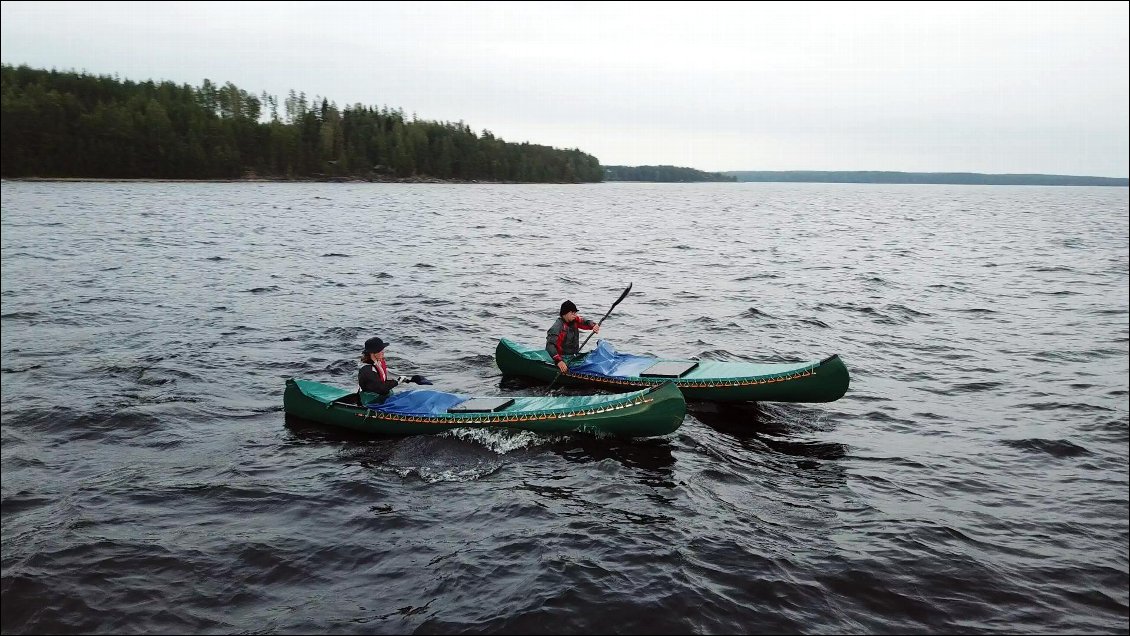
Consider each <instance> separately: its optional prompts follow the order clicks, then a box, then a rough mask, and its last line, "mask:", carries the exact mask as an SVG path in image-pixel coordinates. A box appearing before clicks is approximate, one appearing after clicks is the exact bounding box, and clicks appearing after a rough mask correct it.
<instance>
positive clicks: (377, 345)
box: [364, 338, 388, 353]
mask: <svg viewBox="0 0 1130 636" xmlns="http://www.w3.org/2000/svg"><path fill="white" fill-rule="evenodd" d="M387 346H388V343H387V342H385V341H384V340H381V339H380V338H369V339H368V340H366V341H365V351H364V352H365V353H380V352H382V351H384V350H385V347H387Z"/></svg>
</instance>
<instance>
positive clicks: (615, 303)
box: [545, 283, 632, 393]
mask: <svg viewBox="0 0 1130 636" xmlns="http://www.w3.org/2000/svg"><path fill="white" fill-rule="evenodd" d="M630 291H632V283H628V287H627V288H626V289H625V290H624V293H622V294H620V297H619V298H617V299H616V302H614V303H612V306H611V307H609V308H608V313H606V314H604V318H601V319H600V322H598V323H596V326H597V327H599V326H600V325H602V324H603V323H604V320H605V319H606V318H608V316H610V315H611V314H612V310H613V309H616V305H619V304H620V301H621V300H624V297H625V296H627V295H628V292H630ZM594 333H596V332H595V331H590V332H589V337H588V338H585V341H584V342H582V343H581V346H580V347H578V348H577V353H575V354H573V355H574V358H573V359H574V360H576V357H575V356H578V355H580V353H581V349H584V348H585V345H587V344H588V343H589V338H592V335H593V334H594ZM560 378H561V369H558V370H557V375H555V376H554V377H553V382H550V383H549V388H547V389H546V390H545V392H546V393H549V390H550V389H552V388H553V385H554V384H557V380H558V379H560Z"/></svg>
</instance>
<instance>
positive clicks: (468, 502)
mask: <svg viewBox="0 0 1130 636" xmlns="http://www.w3.org/2000/svg"><path fill="white" fill-rule="evenodd" d="M0 229H2V248H3V249H2V272H3V281H2V301H3V303H2V305H3V307H2V312H3V317H2V326H3V347H2V354H3V360H2V386H3V400H2V402H3V404H2V407H3V408H2V416H3V424H2V441H3V445H2V446H3V454H2V458H3V493H2V494H3V506H2V508H3V550H2V553H3V554H2V556H3V576H2V578H3V581H2V584H3V607H2V617H3V618H2V629H3V631H4V632H6V633H26V632H182V631H183V632H254V633H270V632H315V633H316V632H327V631H334V632H357V633H361V632H381V633H393V632H412V631H420V632H442V633H458V632H503V633H517V632H534V633H537V632H554V633H557V632H566V633H569V632H603V633H641V632H646V633H675V632H690V633H721V632H765V631H769V632H804V633H837V632H846V633H863V632H873V633H895V632H899V633H907V632H909V633H942V632H975V633H1008V632H1028V633H1031V632H1106V633H1123V634H1125V633H1127V631H1128V620H1130V619H1128V616H1130V613H1128V607H1130V601H1128V585H1130V576H1128V545H1130V533H1128V521H1127V514H1128V492H1130V485H1128V465H1127V455H1128V446H1127V445H1128V441H1130V436H1128V411H1130V407H1128V400H1130V397H1128V385H1130V363H1128V361H1130V329H1128V320H1130V316H1128V306H1130V302H1128V295H1127V293H1128V292H1127V286H1128V282H1130V267H1128V263H1130V254H1128V241H1130V239H1128V236H1130V231H1128V208H1127V189H1125V188H1054V187H978V186H881V185H831V184H792V185H784V184H701V185H647V184H603V185H582V186H532V185H392V184H385V185H375V184H255V183H232V184H183V183H14V182H4V183H3V195H2V224H0ZM629 281H632V282H634V283H635V286H634V289H633V293H632V294H631V295H630V296H629V297H628V299H627V300H625V301H624V302H623V303H622V304H621V305H620V306H619V307H618V308H617V311H616V313H614V314H613V316H612V317H611V318H609V320H608V322H606V323H605V330H604V331H603V332H602V334H601V336H603V337H606V338H608V339H609V340H610V341H611V342H612V343H613V344H615V345H616V346H617V347H618V348H620V349H621V350H624V351H630V352H634V353H651V354H662V355H667V356H674V357H692V356H698V357H703V358H713V359H723V360H749V361H793V360H814V359H818V358H821V357H823V356H826V355H829V354H831V353H839V354H840V355H841V356H842V357H843V359H844V360H845V362H846V363H847V365H848V367H849V369H850V370H851V373H852V384H851V389H850V390H849V392H848V394H847V396H846V397H844V398H843V399H842V400H840V401H838V402H834V403H832V404H823V405H793V404H771V403H763V404H759V405H756V406H754V405H745V406H738V407H735V406H730V407H720V406H718V405H711V404H697V405H695V404H692V405H691V408H690V411H689V413H688V416H687V418H686V420H685V422H684V423H683V426H682V427H681V428H680V429H679V431H677V432H676V433H674V434H672V435H670V436H668V437H666V438H657V439H647V440H635V441H621V440H616V439H602V438H596V437H591V436H539V435H535V434H530V433H520V434H519V433H497V432H491V433H483V432H475V433H467V434H454V435H446V436H420V437H411V438H403V439H371V438H365V437H362V436H358V435H352V434H348V433H344V432H337V431H334V430H331V429H324V428H318V427H315V426H310V425H307V424H303V423H301V422H293V421H291V422H288V421H287V420H286V418H285V417H284V415H283V412H282V390H283V383H284V380H285V379H286V378H287V377H291V376H296V377H302V378H307V379H312V380H318V381H323V382H330V383H334V384H339V385H342V386H350V385H352V384H353V383H354V382H355V377H356V368H357V361H356V358H357V356H358V354H359V350H360V347H361V343H362V342H363V341H364V340H365V339H366V338H368V337H370V336H373V335H380V336H381V337H383V338H384V339H386V340H388V341H391V343H392V345H391V347H390V349H389V350H388V354H389V358H390V367H391V368H392V370H393V371H394V372H399V373H424V374H425V375H428V376H429V377H431V378H432V379H433V380H435V381H436V387H435V388H438V389H446V390H451V391H457V392H462V393H476V394H482V395H499V394H511V395H516V394H522V393H529V392H536V391H539V390H541V389H538V388H537V387H535V386H529V385H526V384H523V383H521V382H516V381H514V380H512V379H505V380H504V379H503V378H502V377H501V376H500V374H499V372H498V370H497V368H496V367H495V365H494V361H493V351H494V346H495V344H496V343H497V341H498V338H500V337H511V338H513V339H515V340H518V341H520V342H524V343H531V344H535V343H539V342H541V341H542V339H543V338H544V331H545V329H546V328H547V327H548V326H549V325H550V323H551V322H552V320H553V319H554V317H555V316H556V310H557V306H558V305H559V304H560V303H561V301H562V300H564V299H565V298H571V299H572V300H574V301H575V302H576V303H577V304H578V305H580V307H581V309H582V313H584V314H586V315H587V316H589V317H593V318H599V317H600V315H602V314H603V313H604V311H605V310H606V309H607V307H608V305H609V304H610V303H611V302H612V301H613V300H615V298H616V296H617V295H618V294H619V292H620V291H621V290H622V289H623V287H624V286H626V285H627V283H628V282H629ZM590 347H591V344H590Z"/></svg>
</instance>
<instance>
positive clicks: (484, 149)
mask: <svg viewBox="0 0 1130 636" xmlns="http://www.w3.org/2000/svg"><path fill="white" fill-rule="evenodd" d="M0 111H2V112H0V115H2V117H0V159H2V165H0V176H3V177H47V178H50V177H86V178H160V179H239V178H246V177H261V178H281V179H368V180H374V179H375V180H381V179H398V178H399V179H404V178H412V177H430V178H437V179H451V180H465V181H516V182H565V183H576V182H597V181H601V180H602V178H603V176H604V172H603V170H602V169H601V166H600V162H599V161H598V160H597V159H596V157H593V156H592V155H588V154H586V153H584V152H582V151H580V150H579V149H559V148H551V147H549V146H541V145H536V144H530V143H512V142H507V141H504V140H503V139H500V138H498V137H495V136H494V135H493V134H492V133H491V132H490V131H488V130H484V131H482V133H481V134H476V133H475V132H474V131H472V130H471V128H470V127H469V126H468V125H466V124H465V123H463V122H462V121H460V122H454V123H453V122H437V121H428V120H420V119H417V118H416V117H415V115H413V116H412V117H410V118H409V117H406V116H405V114H404V111H403V110H402V109H399V108H397V109H390V108H388V107H387V106H385V107H381V108H377V107H374V106H364V105H362V104H354V105H353V106H347V107H345V108H338V106H337V105H336V104H335V103H333V102H330V101H329V100H328V99H325V98H323V99H321V100H317V99H314V100H309V99H307V97H306V95H305V93H295V91H293V90H292V91H290V93H289V94H288V95H287V96H286V97H285V98H284V99H283V100H282V103H281V104H280V103H279V100H278V99H277V98H276V97H275V96H272V95H268V94H267V93H265V92H264V93H261V94H259V95H255V94H251V93H248V92H247V91H244V90H242V89H240V88H238V87H237V86H235V85H234V84H232V83H231V82H228V83H226V84H224V85H222V86H220V85H218V84H215V83H213V82H212V81H210V80H204V82H203V84H202V85H201V86H199V87H195V86H190V85H188V84H179V85H178V84H176V83H173V82H168V81H163V82H153V81H145V82H134V81H130V80H122V79H119V78H117V77H110V76H105V75H91V74H87V73H78V72H73V71H65V72H60V71H55V70H51V71H47V70H41V69H32V68H29V67H27V66H24V65H21V66H18V67H16V66H12V65H7V64H5V65H2V66H0Z"/></svg>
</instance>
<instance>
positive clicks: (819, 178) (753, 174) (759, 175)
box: [722, 170, 1130, 188]
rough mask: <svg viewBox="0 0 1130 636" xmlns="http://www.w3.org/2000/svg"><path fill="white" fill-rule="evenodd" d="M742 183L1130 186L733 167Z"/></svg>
mask: <svg viewBox="0 0 1130 636" xmlns="http://www.w3.org/2000/svg"><path fill="white" fill-rule="evenodd" d="M722 174H725V175H731V176H734V177H737V179H738V182H739V183H881V184H891V185H898V184H920V185H1043V186H1103V187H1123V188H1125V187H1127V186H1130V179H1127V178H1124V177H1087V176H1077V175H1065V174H989V173H982V172H893V171H882V170H851V171H835V170H827V171H825V170H730V171H726V172H723V173H722Z"/></svg>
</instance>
